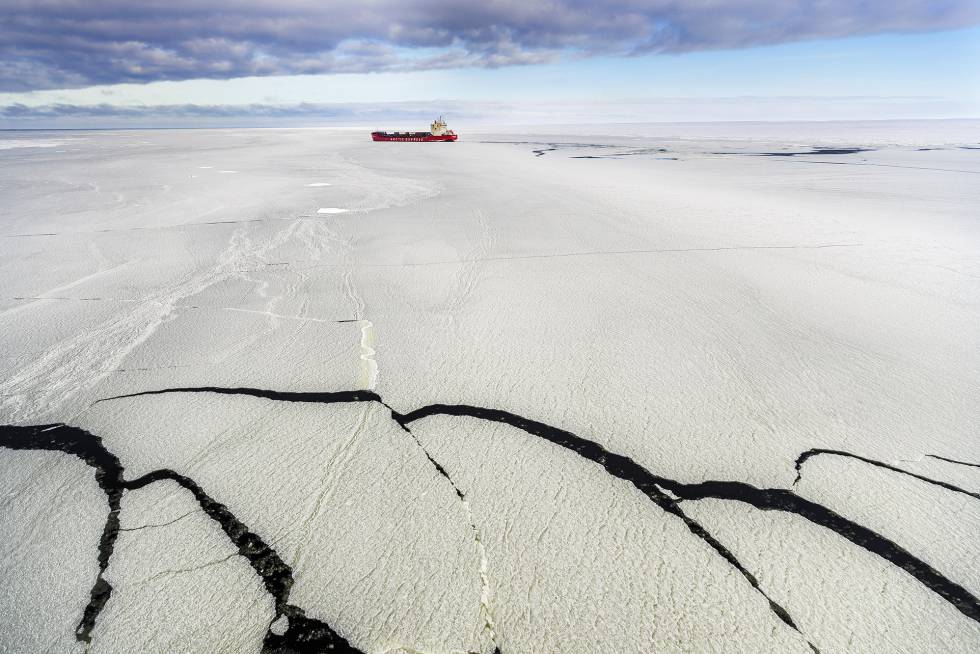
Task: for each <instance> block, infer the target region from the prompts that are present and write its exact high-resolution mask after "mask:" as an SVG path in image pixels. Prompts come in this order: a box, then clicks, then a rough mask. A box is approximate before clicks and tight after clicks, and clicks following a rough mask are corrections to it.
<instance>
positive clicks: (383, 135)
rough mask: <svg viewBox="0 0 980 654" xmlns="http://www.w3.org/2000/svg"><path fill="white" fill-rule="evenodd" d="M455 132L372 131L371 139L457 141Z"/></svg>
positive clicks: (422, 141)
mask: <svg viewBox="0 0 980 654" xmlns="http://www.w3.org/2000/svg"><path fill="white" fill-rule="evenodd" d="M456 138H457V136H456V135H455V134H441V135H439V136H435V135H433V134H422V135H415V134H389V133H387V132H371V139H372V140H374V141H414V142H418V143H432V142H435V141H455V140H456Z"/></svg>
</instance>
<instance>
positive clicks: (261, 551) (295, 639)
mask: <svg viewBox="0 0 980 654" xmlns="http://www.w3.org/2000/svg"><path fill="white" fill-rule="evenodd" d="M164 480H170V481H174V482H177V483H178V484H179V485H180V486H181V487H183V488H185V489H187V490H188V491H190V492H191V494H192V495H193V496H194V499H195V500H196V501H197V503H198V505H199V506H200V507H201V509H202V510H203V511H204V513H205V514H206V515H207V516H208V517H209V518H211V519H212V520H214V521H215V522H217V523H218V525H219V526H220V527H221V529H222V531H224V532H225V535H226V536H227V537H228V540H230V541H231V542H232V543H233V544H234V545H235V547H237V548H238V554H239V555H240V556H242V557H244V558H245V559H246V560H247V561H248V562H249V564H250V565H251V566H252V569H253V570H254V571H255V573H256V574H257V575H259V577H260V578H261V579H262V584H263V585H264V586H265V589H266V592H268V593H269V594H270V595H271V596H272V597H273V598H274V600H275V617H274V618H273V620H272V622H273V623H274V622H276V621H277V620H278V619H279V618H280V617H282V616H285V617H286V619H287V620H288V627H287V629H286V631H285V633H283V634H282V635H279V634H276V633H274V632H273V631H272V629H271V625H270V628H269V630H268V631H267V632H266V636H265V641H264V643H263V651H265V652H282V653H284V654H285V653H287V652H297V653H307V652H308V653H311V654H312V653H313V652H323V651H332V652H350V653H356V652H360V650H358V649H356V648H354V647H353V646H351V644H350V643H349V642H348V641H347V639H345V638H344V637H343V636H341V635H340V634H338V633H337V632H335V631H334V630H333V629H331V628H330V626H329V625H328V624H326V623H325V622H321V621H319V620H315V619H312V618H308V617H306V614H305V612H304V611H303V609H301V608H299V607H298V606H294V605H292V604H289V593H290V591H291V589H292V587H293V571H292V568H290V567H289V566H288V565H287V564H286V562H285V561H283V560H282V558H281V557H280V556H279V554H278V553H277V552H276V551H275V549H273V548H272V547H271V546H269V545H268V544H267V543H266V542H265V541H264V540H262V538H261V537H260V536H258V534H255V533H254V532H252V531H250V530H249V529H248V527H247V526H246V525H245V524H244V523H242V522H241V521H240V520H238V518H236V517H235V515H234V514H233V513H232V512H231V511H230V510H228V507H226V506H225V505H224V504H221V503H220V502H218V501H216V500H215V499H213V498H212V497H211V496H210V495H208V494H207V493H205V492H204V490H203V489H202V488H201V487H200V486H199V485H198V484H197V482H195V481H194V480H193V479H191V478H190V477H187V476H185V475H182V474H179V473H177V472H174V471H173V470H166V469H163V470H155V471H153V472H150V473H147V474H145V475H143V476H142V477H139V478H137V479H133V480H132V481H128V482H125V487H126V489H127V490H137V489H140V488H144V487H145V486H149V485H150V484H152V483H155V482H158V481H164Z"/></svg>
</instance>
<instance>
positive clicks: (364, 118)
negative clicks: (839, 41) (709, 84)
mask: <svg viewBox="0 0 980 654" xmlns="http://www.w3.org/2000/svg"><path fill="white" fill-rule="evenodd" d="M439 114H446V115H447V116H448V117H449V118H450V122H451V123H452V124H453V125H456V126H458V127H463V128H464V129H465V128H469V127H473V126H479V125H488V126H502V125H555V124H578V125H582V124H600V123H602V124H626V123H635V124H642V123H651V122H692V121H704V122H715V121H760V120H761V121H765V120H777V121H780V120H781V121H794V120H854V119H863V120H869V119H892V120H894V119H913V118H956V117H964V116H976V115H980V107H978V106H977V104H976V103H973V102H962V101H955V100H949V99H945V98H939V97H929V96H911V97H905V96H864V97H862V96H840V97H824V96H821V97H816V96H812V97H811V96H782V97H751V96H741V97H716V98H703V97H697V98H685V97H676V98H651V99H646V100H622V101H596V102H577V103H570V102H566V101H562V102H474V101H461V100H440V101H417V102H383V103H377V102H372V103H300V104H264V103H254V104H241V105H205V104H170V105H141V106H120V105H114V104H108V103H102V104H89V105H77V104H67V103H62V104H46V105H38V106H30V105H25V104H22V103H17V104H10V105H5V106H2V105H0V128H12V129H24V128H33V129H52V128H82V129H88V128H112V127H119V128H140V127H227V126H237V127H299V126H327V125H357V126H362V127H363V126H372V127H383V128H386V129H410V128H423V127H425V125H428V123H429V121H430V120H431V119H432V117H433V116H437V115H439Z"/></svg>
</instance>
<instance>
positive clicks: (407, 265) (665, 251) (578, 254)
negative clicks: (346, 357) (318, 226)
mask: <svg viewBox="0 0 980 654" xmlns="http://www.w3.org/2000/svg"><path fill="white" fill-rule="evenodd" d="M863 245H864V243H821V244H817V245H731V246H721V247H712V248H708V247H705V248H660V249H649V250H586V251H582V252H556V253H551V254H517V255H513V256H498V257H480V258H472V259H441V260H438V261H417V262H407V263H361V264H355V265H354V266H353V267H354V268H416V267H423V266H445V265H454V264H464V263H482V262H489V261H523V260H527V259H558V258H567V257H595V256H604V255H629V254H675V253H685V252H737V251H741V250H825V249H829V248H854V247H861V246H863ZM341 267H350V266H347V265H345V264H329V263H327V264H314V265H312V266H297V267H294V268H292V270H307V269H309V268H341Z"/></svg>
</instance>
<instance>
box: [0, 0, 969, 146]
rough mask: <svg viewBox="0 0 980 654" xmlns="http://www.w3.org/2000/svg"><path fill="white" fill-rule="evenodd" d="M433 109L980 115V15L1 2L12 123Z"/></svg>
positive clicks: (921, 1) (766, 4)
mask: <svg viewBox="0 0 980 654" xmlns="http://www.w3.org/2000/svg"><path fill="white" fill-rule="evenodd" d="M433 112H437V113H438V112H444V113H447V114H448V115H449V116H451V117H456V118H457V119H459V120H461V121H463V122H464V123H465V122H467V121H469V122H474V123H479V122H485V123H493V122H495V121H496V122H503V123H527V124H533V123H536V122H538V123H541V122H544V123H547V122H596V121H611V122H646V121H685V120H695V121H710V120H826V119H842V120H848V119H875V118H882V119H907V118H969V117H974V118H975V117H980V1H978V0H887V1H884V0H861V1H859V0H847V1H844V0H819V1H816V0H727V1H722V0H686V1H684V0H606V1H605V2H597V1H593V2H587V1H581V0H546V1H538V0H487V1H486V2H480V3H474V2H469V1H462V2H451V1H449V0H400V1H397V0H373V1H371V2H334V1H332V0H327V1H324V0H277V1H271V0H225V1H224V2H210V3H209V2H205V1H204V0H193V1H192V0H167V1H165V2H164V1H160V0H143V1H142V2H138V3H134V2H132V0H127V1H125V2H123V1H122V0H0V127H4V128H20V127H42V128H43V127H88V126H91V127H101V126H127V125H139V126H148V127H150V126H211V125H251V124H255V125H277V124H288V125H302V124H309V125H321V124H359V123H371V122H374V123H376V122H377V121H379V120H386V119H391V120H395V121H405V122H406V123H412V124H414V122H413V121H417V120H420V119H423V118H428V117H430V114H432V113H433ZM398 126H399V125H394V127H398ZM406 126H407V125H406Z"/></svg>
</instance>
